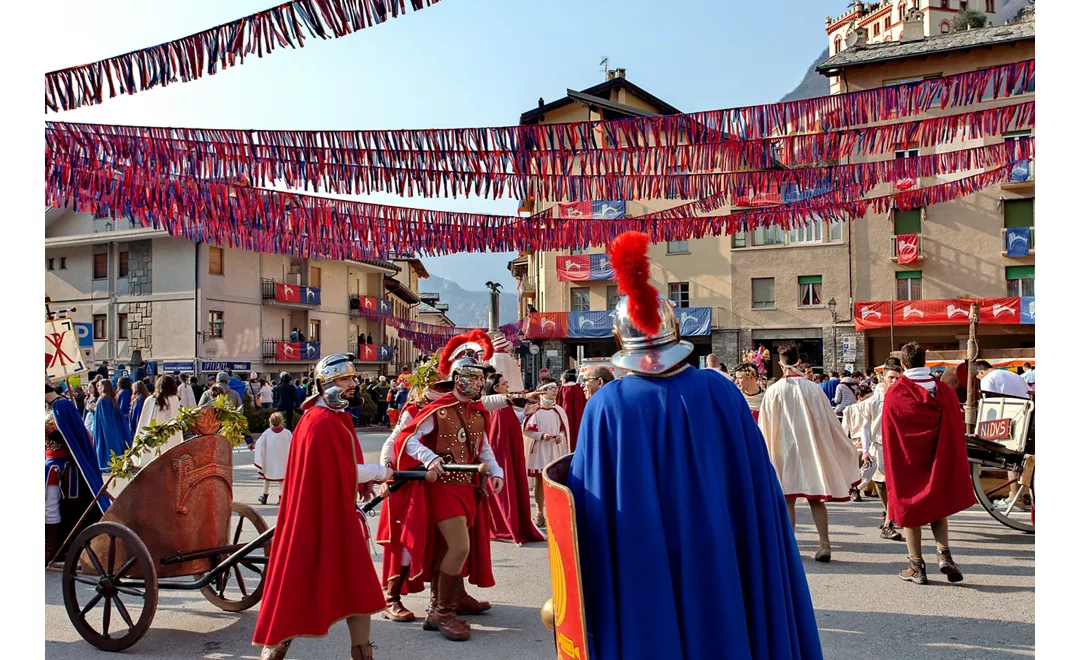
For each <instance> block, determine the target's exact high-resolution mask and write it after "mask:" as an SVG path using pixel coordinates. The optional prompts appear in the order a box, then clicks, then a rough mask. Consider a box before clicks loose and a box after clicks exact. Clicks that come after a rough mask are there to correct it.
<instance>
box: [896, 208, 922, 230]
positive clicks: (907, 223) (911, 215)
mask: <svg viewBox="0 0 1080 660" xmlns="http://www.w3.org/2000/svg"><path fill="white" fill-rule="evenodd" d="M893 227H894V231H893V233H894V234H896V235H897V236H901V235H903V234H920V233H922V209H921V208H920V209H911V210H910V211H896V213H895V215H894V225H893Z"/></svg>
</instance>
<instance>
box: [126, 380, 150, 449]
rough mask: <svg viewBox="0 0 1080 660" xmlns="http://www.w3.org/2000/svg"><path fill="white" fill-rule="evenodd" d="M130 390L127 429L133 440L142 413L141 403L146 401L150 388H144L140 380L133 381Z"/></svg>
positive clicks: (144, 385)
mask: <svg viewBox="0 0 1080 660" xmlns="http://www.w3.org/2000/svg"><path fill="white" fill-rule="evenodd" d="M131 391H132V399H131V415H130V416H128V429H129V430H130V431H131V436H130V437H131V439H132V442H134V440H135V435H136V434H137V433H138V431H139V417H140V416H141V415H142V409H143V404H144V403H145V402H146V399H147V397H149V396H150V390H148V389H146V384H145V383H143V382H142V381H141V380H140V381H139V382H137V383H135V385H134V387H132V388H131Z"/></svg>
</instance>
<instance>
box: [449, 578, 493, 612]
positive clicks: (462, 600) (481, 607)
mask: <svg viewBox="0 0 1080 660" xmlns="http://www.w3.org/2000/svg"><path fill="white" fill-rule="evenodd" d="M490 609H491V603H489V602H487V601H486V600H476V599H475V598H473V597H472V596H470V595H469V594H468V593H467V592H466V591H465V578H464V577H462V576H460V575H459V576H458V577H457V601H456V611H457V613H458V614H480V613H481V612H487V611H488V610H490Z"/></svg>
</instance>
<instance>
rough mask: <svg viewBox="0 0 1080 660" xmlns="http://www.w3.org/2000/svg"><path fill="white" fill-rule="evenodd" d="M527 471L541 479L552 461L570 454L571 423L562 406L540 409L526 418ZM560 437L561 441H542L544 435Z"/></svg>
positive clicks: (531, 475) (556, 405) (523, 430)
mask: <svg viewBox="0 0 1080 660" xmlns="http://www.w3.org/2000/svg"><path fill="white" fill-rule="evenodd" d="M522 433H523V434H524V435H525V469H526V471H527V473H528V475H529V476H530V477H539V476H540V472H541V470H543V469H544V468H545V467H546V466H547V465H548V464H549V463H551V462H552V461H554V460H556V459H558V458H562V457H563V456H566V455H567V454H569V453H570V422H569V420H568V419H567V417H566V411H565V410H563V408H562V406H560V405H558V404H555V405H554V406H552V407H551V408H539V409H537V411H536V412H534V413H533V414H531V415H529V416H528V417H526V418H525V422H524V424H523V425H522ZM545 433H547V434H549V435H557V436H560V438H559V441H557V442H556V441H555V440H541V439H540V438H542V437H543V434H545Z"/></svg>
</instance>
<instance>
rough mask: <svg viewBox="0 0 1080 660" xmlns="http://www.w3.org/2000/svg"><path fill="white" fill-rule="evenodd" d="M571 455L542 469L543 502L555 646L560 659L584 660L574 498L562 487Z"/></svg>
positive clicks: (579, 561)
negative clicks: (545, 510) (549, 565)
mask: <svg viewBox="0 0 1080 660" xmlns="http://www.w3.org/2000/svg"><path fill="white" fill-rule="evenodd" d="M572 456H573V454H571V455H569V456H563V457H562V458H560V459H559V460H557V461H554V462H552V463H551V464H550V465H548V466H547V467H546V468H544V498H545V499H544V501H545V508H546V509H547V541H548V560H549V561H550V562H551V594H552V609H553V612H552V614H553V618H554V623H555V645H556V649H557V652H558V657H559V659H560V660H588V657H589V646H588V643H587V641H586V640H587V638H586V636H585V600H584V598H583V596H582V589H581V559H580V554H579V550H578V535H577V511H576V509H575V507H574V495H573V493H571V492H570V489H569V488H567V487H566V485H565V484H566V475H567V474H568V473H569V472H570V459H571V457H572Z"/></svg>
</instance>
